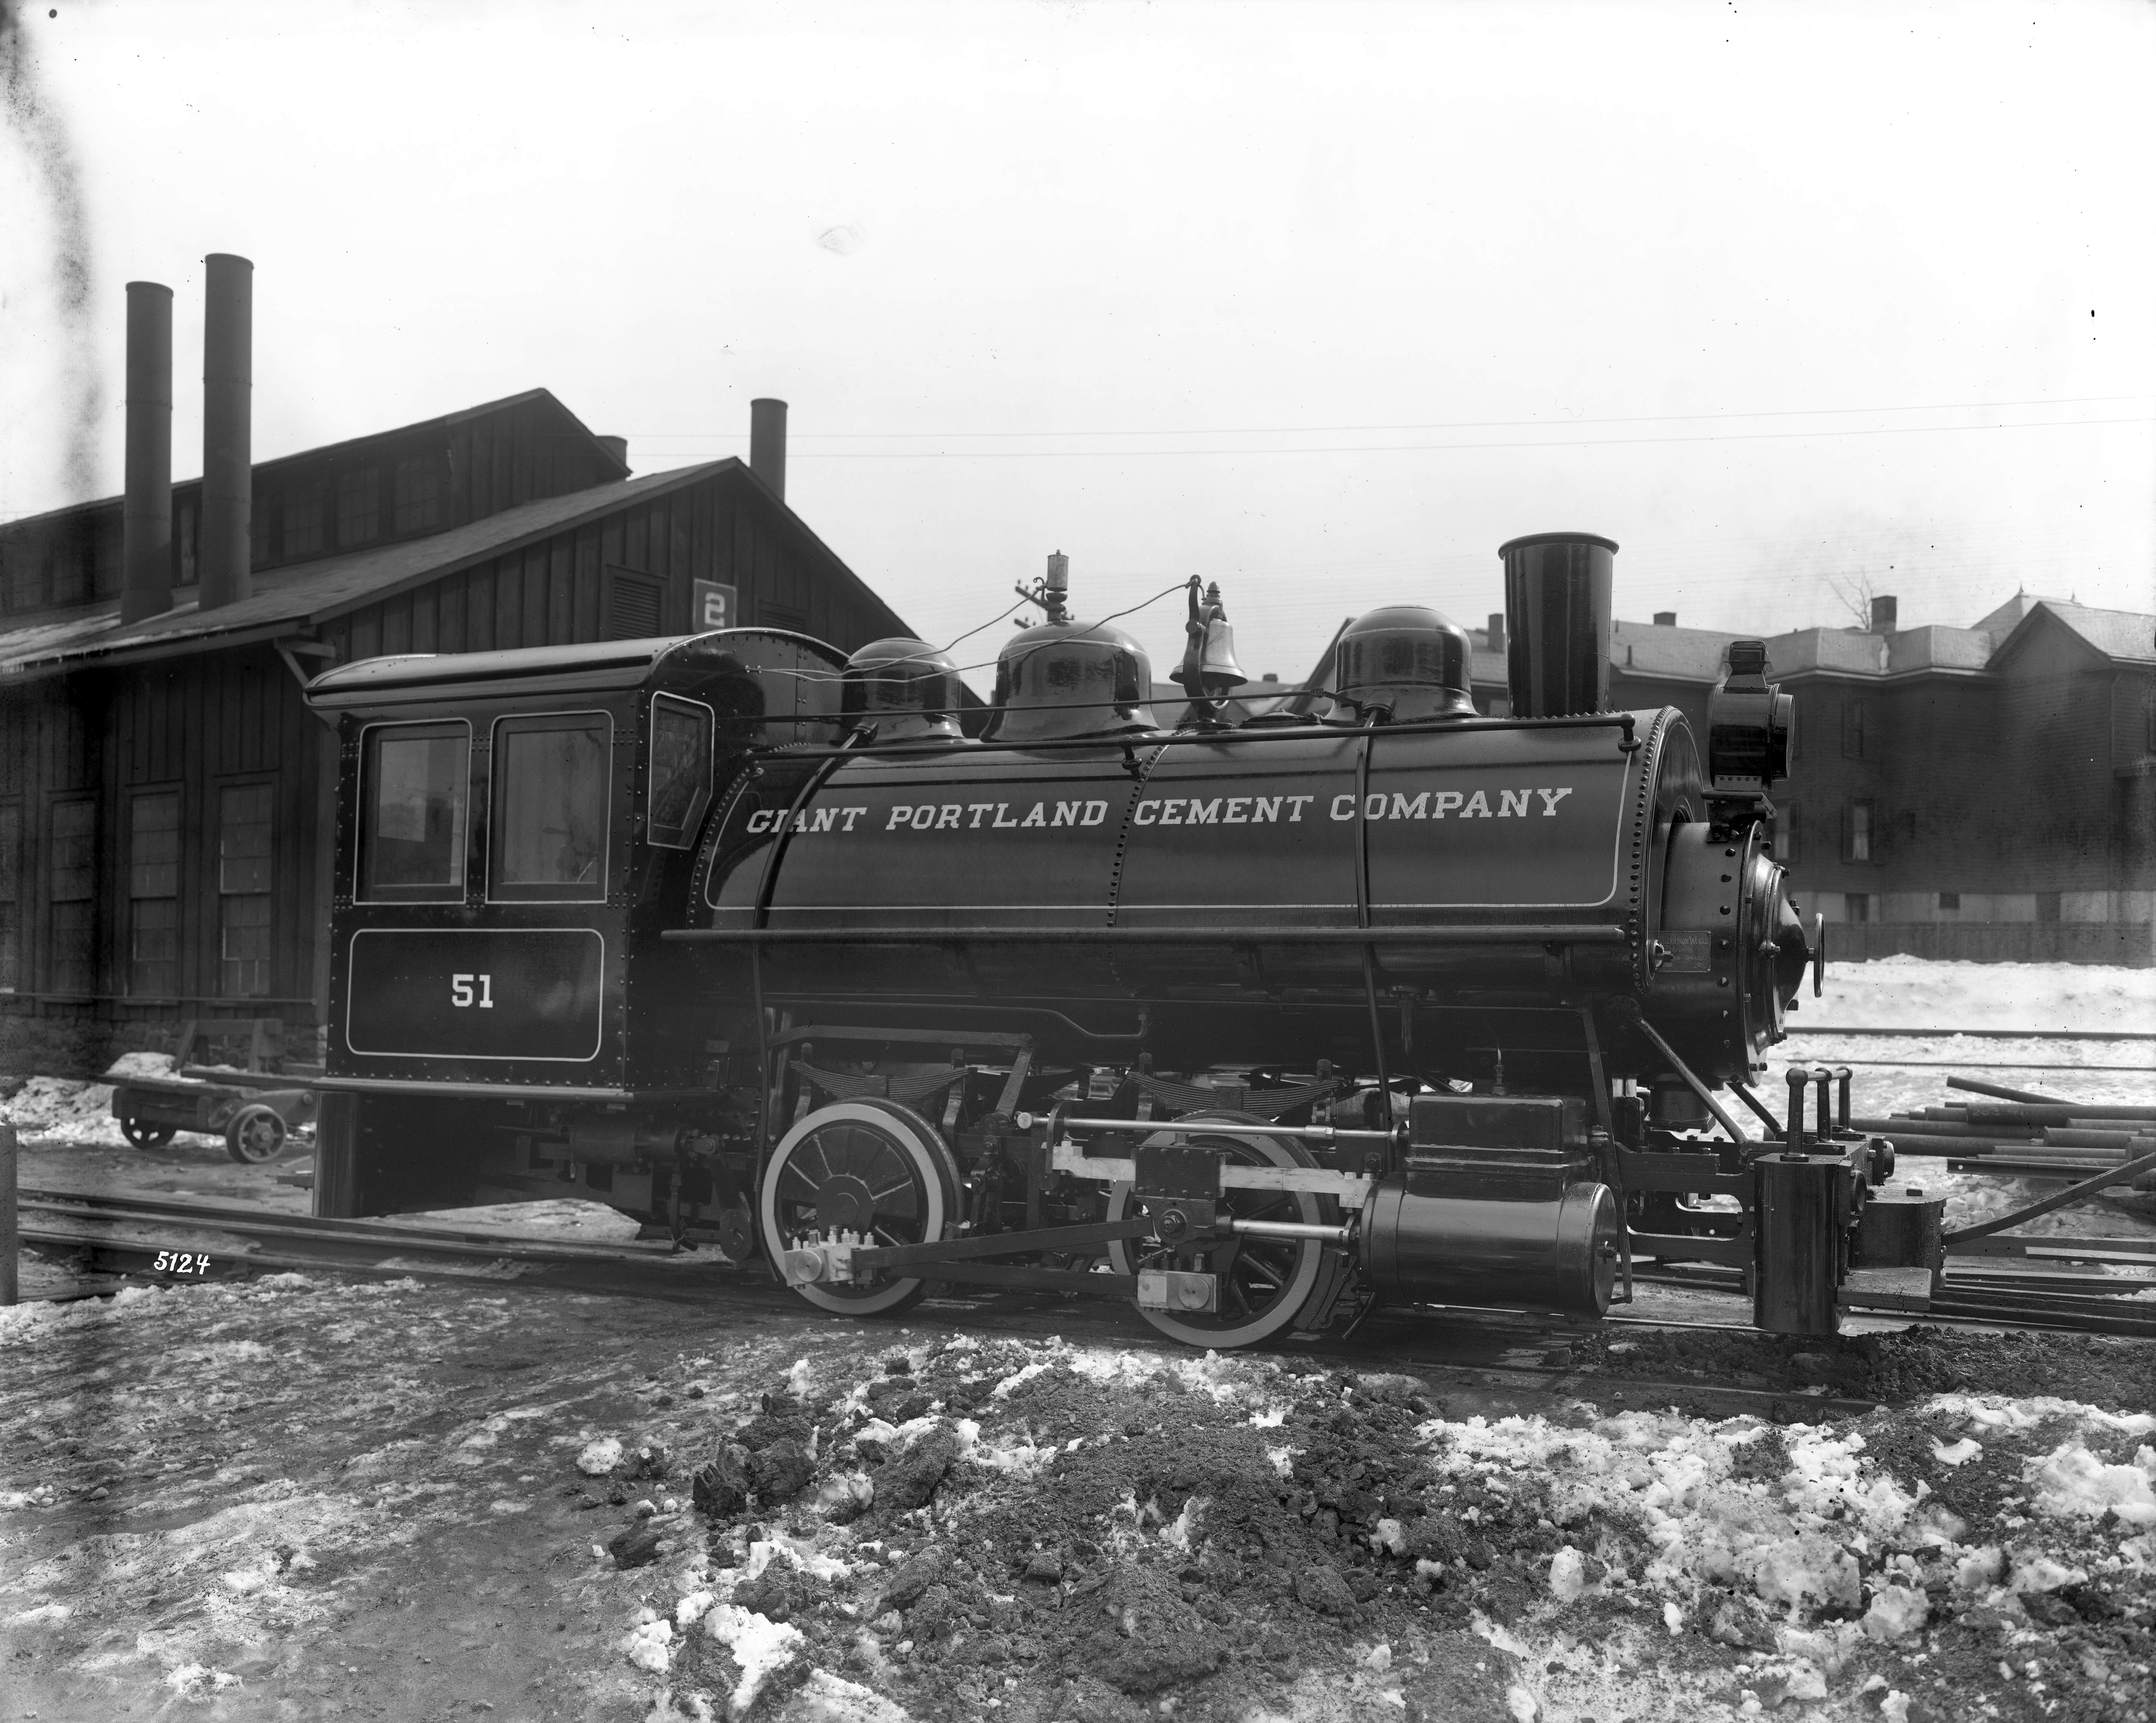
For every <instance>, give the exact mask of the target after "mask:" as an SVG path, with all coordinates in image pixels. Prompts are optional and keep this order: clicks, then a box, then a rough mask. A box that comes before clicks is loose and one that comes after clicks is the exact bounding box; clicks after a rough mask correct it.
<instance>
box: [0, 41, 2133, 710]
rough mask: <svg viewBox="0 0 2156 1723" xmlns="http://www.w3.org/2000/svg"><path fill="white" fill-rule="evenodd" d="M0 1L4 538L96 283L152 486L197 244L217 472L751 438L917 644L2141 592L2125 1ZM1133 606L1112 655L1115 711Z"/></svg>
mask: <svg viewBox="0 0 2156 1723" xmlns="http://www.w3.org/2000/svg"><path fill="white" fill-rule="evenodd" d="M0 20H3V21H0V99H4V101H5V104H6V106H5V115H4V120H5V123H4V124H0V519H12V518H14V517H15V516H18V515H23V514H28V513H33V512H35V511H38V510H44V509H47V508H52V507H56V506H59V505H62V504H64V503H68V502H71V501H75V500H81V499H82V498H85V497H88V496H94V495H111V494H114V493H115V492H116V491H117V490H118V489H119V487H120V481H121V433H122V413H123V396H124V393H125V391H124V387H123V377H124V370H123V361H124V339H123V337H124V328H125V294H124V284H125V283H126V282H127V281H129V280H131V279H150V280H157V281H162V282H164V283H167V285H170V286H171V287H172V289H173V290H174V292H175V295H176V300H175V309H174V318H175V329H174V334H175V340H174V351H175V371H176V385H177V387H176V394H175V413H174V417H173V466H174V473H175V476H176V477H182V478H184V477H187V476H192V475H193V474H196V473H198V472H199V470H200V423H201V388H200V381H199V379H200V360H201V320H202V285H203V265H202V259H203V254H206V253H208V252H212V251H231V252H238V253H239V254H243V255H245V256H247V257H249V258H250V259H253V260H254V264H255V301H254V307H255V350H254V448H255V452H256V455H257V458H258V459H267V458H269V457H272V456H275V455H278V454H285V453H289V452H290V451H292V450H295V449H304V448H308V447H311V446H314V445H316V444H324V443H328V442H332V441H336V440H337V439H340V438H346V437H350V436H355V435H358V434H361V433H366V432H369V431H373V430H379V429H386V428H390V427H392V426H395V425H398V424H403V423H412V422H414V421H417V420H420V419H423V418H430V417H433V416H434V415H436V414H438V413H444V412H447V411H449V410H452V409H454V408H459V407H463V406H467V405H470V404H473V403H477V402H480V401H485V400H490V399H493V398H496V397H500V396H503V395H507V394H511V393H514V392H517V391H520V390H523V389H526V388H530V387H534V386H544V387H547V388H549V389H551V390H552V391H553V392H555V394H556V395H557V396H558V397H560V398H561V399H562V401H563V402H564V403H567V406H568V407H569V408H570V409H571V410H572V412H574V413H577V415H578V416H579V417H580V418H583V421H584V422H585V423H587V424H588V425H589V426H590V427H591V428H592V429H593V430H594V431H597V432H600V433H618V434H624V435H626V436H627V437H628V438H629V451H630V463H631V465H632V466H633V467H634V469H636V470H637V471H639V472H653V471H659V470H662V469H670V468H673V467H677V466H680V465H684V464H689V463H691V462H694V461H697V460H705V459H714V458H716V457H720V456H724V455H729V454H742V455H745V454H746V453H747V436H748V422H749V409H748V403H749V402H750V400H751V399H752V397H757V396H762V395H774V396H778V397H783V398H784V399H785V400H787V401H788V402H789V403H791V427H792V438H791V443H790V449H789V457H790V458H789V464H788V501H789V502H791V503H792V504H793V506H794V507H795V509H796V510H798V512H799V513H800V514H801V515H802V516H803V518H804V519H805V520H807V521H808V524H809V525H810V526H811V527H812V528H814V531H816V532H817V533H818V534H819V535H820V536H822V538H823V539H824V541H825V542H826V543H828V544H829V546H831V547H832V548H833V549H834V551H837V552H838V553H839V556H842V557H843V558H844V560H845V561H846V562H848V563H849V564H850V566H851V567H853V568H854V569H855V571H856V572H859V573H860V575H861V576H862V577H864V578H865V579H866V580H867V581H868V582H870V585H871V586H873V587H875V588H876V590H877V591H878V592H880V593H881V594H882V595H883V596H884V597H885V599H886V600H887V601H888V602H890V603H891V605H892V606H893V607H894V608H896V610H897V611H898V613H900V614H901V616H902V617H904V618H906V620H907V622H908V623H909V624H911V626H912V627H913V628H915V629H916V631H917V632H918V633H921V635H922V636H923V637H924V638H929V639H932V640H934V641H937V642H938V643H939V644H941V643H942V642H943V641H945V640H947V639H949V638H952V637H953V636H956V635H957V634H959V633H962V631H964V630H967V629H970V628H976V627H977V626H978V625H979V624H982V623H987V622H988V621H989V619H990V618H993V617H995V616H996V615H997V613H998V612H999V611H1001V610H1003V609H1004V608H1005V607H1006V606H1008V605H1009V604H1010V603H1013V602H1014V599H1013V597H1012V594H1011V587H1012V585H1013V583H1014V582H1017V581H1020V580H1030V579H1032V578H1034V577H1036V576H1038V575H1039V572H1041V569H1042V567H1043V566H1044V560H1045V556H1046V555H1047V553H1049V552H1050V551H1056V550H1060V551H1065V552H1066V553H1068V554H1069V556H1070V559H1071V579H1072V585H1073V589H1074V592H1075V608H1077V610H1078V611H1079V612H1080V613H1081V614H1082V615H1086V616H1098V615H1101V614H1104V613H1107V612H1110V611H1120V610H1122V609H1124V608H1126V607H1128V606H1132V605H1136V604H1140V603H1142V602H1143V601H1146V600H1147V599H1150V598H1153V597H1155V595H1156V594H1158V593H1161V592H1163V591H1164V590H1166V589H1168V588H1169V587H1172V586H1173V584H1174V583H1175V582H1178V581H1180V580H1182V579H1183V577H1187V576H1188V575H1190V574H1193V573H1196V574H1200V575H1203V576H1204V577H1206V578H1207V579H1209V580H1213V579H1217V580H1218V581H1219V582H1220V584H1221V587H1222V593H1223V597H1224V599H1225V601H1226V604H1227V608H1228V613H1229V617H1230V618H1231V619H1232V620H1233V621H1234V622H1235V625H1236V633H1237V647H1238V652H1239V655H1240V659H1241V660H1242V663H1243V664H1244V666H1245V669H1248V670H1249V671H1250V673H1251V674H1258V673H1260V672H1261V671H1266V670H1271V671H1276V672H1279V673H1281V674H1283V675H1286V676H1290V677H1300V676H1301V674H1303V673H1304V672H1305V671H1306V670H1307V669H1310V668H1311V664H1312V660H1313V659H1315V658H1316V656H1317V653H1318V652H1319V650H1320V649H1321V648H1322V645H1323V644H1324V642H1325V641H1326V639H1327V638H1328V637H1329V635H1330V634H1331V633H1332V628H1333V627H1334V626H1335V625H1336V624H1337V623H1338V622H1339V621H1340V620H1341V619H1342V618H1343V617H1346V616H1347V615H1350V614H1353V613H1356V612H1358V611H1360V610H1363V609H1366V608H1371V607H1373V606H1375V605H1378V604H1384V603H1424V604H1430V605H1433V606H1435V607H1436V608H1439V609H1440V610H1443V611H1445V613H1448V614H1450V615H1451V616H1453V617H1454V618H1456V619H1458V620H1460V621H1462V622H1464V623H1471V624H1475V623H1481V621H1482V620H1483V618H1485V617H1486V615H1487V614H1488V613H1490V612H1491V611H1492V610H1496V609H1498V608H1501V604H1502V589H1501V567H1500V564H1499V562H1498V560H1497V556H1496V547H1497V546H1498V545H1499V543H1500V542H1501V541H1503V540H1505V539H1507V538H1510V537H1512V536H1517V535H1519V534H1522V533H1527V532H1536V531H1550V530H1555V529H1563V528H1579V529H1584V530H1587V531H1595V532H1599V533H1602V534H1604V535H1606V536H1609V537H1611V538H1614V539H1615V540H1616V541H1618V542H1619V544H1620V546H1621V547H1622V548H1621V550H1620V553H1619V556H1618V558H1617V565H1616V567H1617V574H1616V581H1617V587H1616V598H1617V604H1616V608H1617V611H1618V613H1619V614H1620V616H1625V617H1629V618H1638V619H1640V620H1645V618H1647V617H1648V616H1649V615H1650V614H1651V613H1653V612H1655V611H1658V610H1674V611H1676V613H1678V617H1679V620H1680V621H1681V622H1682V623H1687V624H1696V625H1698V626H1702V627H1712V628H1728V629H1741V630H1746V631H1757V632H1760V633H1772V632H1775V631H1779V630H1781V629H1784V628H1795V627H1800V626H1808V625H1814V624H1828V625H1840V624H1843V623H1847V622H1848V621H1849V620H1850V618H1849V615H1848V610H1847V605H1846V603H1845V595H1846V594H1848V593H1850V592H1853V591H1858V590H1861V589H1864V588H1866V587H1868V589H1869V590H1871V591H1874V592H1892V593H1893V594H1895V595H1896V596H1897V597H1898V598H1899V600H1900V614H1901V619H1902V623H1903V625H1904V626H1910V625H1914V624H1919V623H1970V622H1974V620H1975V619H1976V618H1978V617H1979V616H1981V615H1982V614H1983V613H1984V612H1986V611H1988V610H1989V609H1991V608H1993V607H1994V606H1996V605H1997V604H1999V603H2002V602H2004V601H2005V599H2006V598H2008V597H2011V596H2012V595H2013V594H2014V593H2015V592H2016V591H2017V590H2024V589H2025V590H2027V591H2029V592H2035V593H2040V594H2043V595H2046V596H2051V597H2076V598H2078V599H2079V600H2080V601H2081V602H2082V603H2089V604H2097V605H2104V606H2110V607H2113V608H2124V609H2136V610H2156V290H2152V284H2156V200H2152V199H2151V197H2149V195H2148V164H2149V163H2150V162H2156V102H2152V101H2151V100H2148V90H2149V89H2150V88H2151V87H2152V84H2153V83H2156V8H2152V7H2151V6H2149V5H2148V4H2145V3H2143V4H2130V3H2126V0H2115V3H2113V0H2088V3H2079V4H2061V5H2051V4H2030V3H2025V4H2022V5H2020V6H2015V7H2005V6H1997V7H1994V6H1986V5H1984V4H1980V3H1974V0H1954V3H1951V4H1938V5H1913V4H1895V3H1889V0H1881V3H1867V4H1862V5H1851V6H1836V5H1833V4H1804V5H1754V4H1751V3H1739V4H1736V5H1732V4H1729V3H1727V0H1721V3H1706V0H1700V3H1689V0H1687V3H1676V0H1670V3H1654V4H1650V3H1625V0H1596V3H1567V0H1546V3H1533V0H1510V3H1504V4H1466V3H1462V4H1435V3H1433V4H1424V5H1411V4H1405V3H1389V4H1356V3H1352V0H1329V3H1324V4H1276V5H1265V4H1240V5H1235V6H1217V5H1207V4H1198V3H1188V4H1158V5H1151V6H1147V5H1138V4H1093V3H1045V0H1004V3H995V4H966V3H957V0H952V3H942V4H926V3H909V0H884V3H880V4H875V5H857V4H844V3H837V0H832V3H814V0H788V3H786V4H783V5H773V6H760V5H739V6H725V5H718V6H698V7H685V6H678V5H666V4H656V3H646V4H639V3H634V0H609V3H608V4H605V5H598V4H589V3H587V4H579V5H572V4H568V3H564V0H516V3H515V4H506V3H488V0H464V3H460V4H456V5H447V6H444V5H426V6H420V5H411V4H394V3H376V4H347V3H339V0H309V3H307V4H305V5H297V6H295V5H292V4H289V3H275V4H262V3H252V0H218V3H216V4H214V5H210V4H202V3H196V0H149V3H145V0H106V3H100V4H90V5H83V4H64V3H63V4H60V5H59V6H57V7H54V6H51V5H35V6H10V5H9V3H8V0H0ZM1180 614H1181V611H1180V603H1179V601H1178V600H1177V599H1175V598H1174V597H1173V595H1171V596H1170V597H1168V598H1167V599H1165V600H1163V601H1161V602H1157V603H1152V605H1151V606H1150V607H1149V608H1145V609H1142V610H1140V611H1138V612H1137V613H1135V614H1133V615H1131V616H1129V617H1128V618H1126V621H1125V625H1126V626H1129V627H1132V628H1134V629H1135V630H1136V631H1137V633H1139V635H1140V637H1141V638H1142V639H1143V640H1144V641H1145V642H1146V643H1147V645H1148V646H1149V647H1150V649H1152V653H1153V656H1154V658H1155V661H1156V665H1157V667H1158V668H1159V669H1162V670H1163V671H1164V669H1166V667H1167V664H1168V662H1170V661H1172V660H1173V657H1174V656H1175V655H1176V654H1178V652H1179V649H1180V642H1181V638H1182V629H1181V626H1180ZM1003 633H1004V629H1003V628H999V627H992V628H988V629H986V630H984V631H983V633H979V634H978V635H976V636H975V637H974V638H973V641H972V642H971V643H969V644H968V645H967V647H966V648H965V649H963V651H962V653H961V659H962V662H967V663H971V662H974V661H975V659H976V658H977V657H978V658H985V657H988V656H989V655H991V654H992V652H993V646H994V644H996V643H997V642H998V640H999V638H1001V637H1002V635H1003Z"/></svg>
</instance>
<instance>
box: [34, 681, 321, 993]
mask: <svg viewBox="0 0 2156 1723" xmlns="http://www.w3.org/2000/svg"><path fill="white" fill-rule="evenodd" d="M319 728H320V722H319V720H316V718H315V717H313V716H312V715H311V714H310V713H309V712H308V711H307V710H306V708H305V705H304V704H303V702H302V701H301V700H300V690H299V685H298V684H297V682H296V681H295V679H293V677H292V675H291V674H290V672H289V671H288V670H287V669H285V665H284V664H283V662H282V660H281V659H279V657H278V656H277V654H275V651H273V650H272V649H269V648H268V647H256V648H252V649H240V650H235V651H231V652H223V653H215V654H205V655H203V656H202V657H200V658H194V659H172V660H167V661H164V662H162V663H157V664H148V665H144V666H142V667H141V668H139V669H132V670H129V671H125V672H107V673H103V674H96V675H85V676H76V677H70V678H67V679H62V680H54V681H50V682H45V683H40V684H37V685H33V686H31V687H28V688H25V689H23V690H17V691H14V692H13V693H11V694H9V695H5V696H0V798H6V799H8V800H15V801H18V802H19V803H20V805H21V806H22V808H23V855H22V875H21V895H20V898H19V900H18V903H19V912H18V923H19V928H20V933H19V937H20V939H21V941H22V942H23V944H22V951H21V959H20V964H21V967H20V974H21V977H22V986H21V987H20V988H19V989H18V992H17V993H16V994H15V995H13V996H12V997H13V1000H14V1002H15V1003H16V1006H17V1008H18V1009H20V1008H23V1006H25V1005H28V1004H29V1003H32V1002H33V1001H38V1002H40V1003H49V1004H52V1005H54V1006H55V1007H56V1008H59V1009H62V1010H64V1009H67V1008H68V1007H67V1003H66V1002H65V1001H64V1000H59V999H54V998H51V997H49V996H50V994H51V979H50V978H51V972H52V952H51V951H50V942H51V915H50V887H51V881H50V879H49V870H50V867H51V855H50V844H49V837H50V833H51V821H52V808H53V804H54V803H55V802H58V801H61V800H64V799H67V798H68V797H69V796H70V795H75V796H80V795H81V794H83V793H85V792H89V793H90V794H93V795H95V798H96V802H97V833H98V856H99V867H98V874H97V895H96V896H95V900H94V903H95V911H94V913H95V951H96V964H97V978H96V987H95V994H94V995H93V996H92V999H91V1000H90V1001H84V1002H81V1003H84V1004H91V1003H95V1008H96V1010H97V1013H98V1014H100V1015H105V1016H113V1015H122V1014H126V1015H132V1014H139V1013H141V1012H144V1011H148V1012H149V1013H151V1014H153V1015H158V1016H164V1017H176V1016H178V1015H181V1014H194V1013H195V1009H196V1006H195V1003H193V1002H203V1003H204V1004H205V1005H207V1004H208V1003H209V1002H215V1003H217V1004H218V1005H222V1006H226V1007H228V1008H231V1009H232V1010H234V1012H237V1013H242V1014H246V1013H249V1012H252V1011H254V1010H256V1009H258V1008H255V1007H254V1006H251V1005H250V1004H249V1001H248V1000H246V999H244V998H239V997H235V998H233V999H231V1000H228V1001H223V1000H220V999H219V998H218V981H219V976H218V909H219V905H218V798H219V792H220V791H221V790H222V789H223V787H225V786H227V785H229V784H241V783H259V782H268V783H271V784H274V785H275V808H276V837H275V851H274V854H273V861H272V880H273V888H272V892H271V900H272V905H273V910H272V912H273V915H274V916H275V951H276V959H275V965H274V967H273V971H272V974H271V978H270V986H269V994H270V997H272V998H273V999H275V1000H277V1001H279V1002H280V1003H277V1004H275V1005H274V1006H266V1007H260V1008H259V1011H260V1013H261V1014H264V1015H274V1016H280V1017H282V1018H285V1019H286V1020H287V1021H288V1022H291V1023H302V1024H303V1023H308V1022H311V1020H312V1018H313V1013H312V1011H311V1008H308V1007H306V1006H305V1005H299V1004H294V1003H283V1002H293V1001H304V1000H305V999H308V998H309V997H311V995H312V992H313V990H314V984H315V977H314V967H315V950H314V944H315V942H314V939H313V928H314V926H315V924H316V921H317V920H319V919H321V916H322V915H326V905H321V906H319V907H318V906H317V905H316V901H315V899H316V869H315V865H314V854H313V850H314V844H315V838H314V826H315V823H316V822H315V819H314V816H313V810H314V808H316V805H317V802H318V798H319V797H321V795H323V794H326V786H325V785H324V784H323V782H322V773H321V756H322V750H321V746H319V742H318V740H317V737H316V734H315V732H316V731H317V730H318V729H319ZM152 788H155V789H161V790H172V791H176V792H178V795H179V797H180V823H181V824H180V830H181V847H180V886H179V902H180V957H179V981H178V984H177V992H176V994H175V995H174V996H173V997H174V998H175V999H176V1000H177V1001H182V1002H188V1003H187V1004H186V1006H185V1008H184V1010H183V1009H182V1005H180V1004H178V1003H166V1002H163V1001H156V1002H152V1001H140V1000H134V999H129V998H126V997H124V996H125V995H126V992H127V974H128V949H129V926H128V913H129V907H128V857H127V854H126V848H127V846H126V833H127V829H128V818H127V816H128V806H129V803H130V801H131V798H132V797H134V796H135V795H136V793H137V792H141V791H143V790H146V789H152ZM9 997H10V996H7V995H0V1004H4V1003H5V1002H6V1001H7V1000H8V998H9Z"/></svg>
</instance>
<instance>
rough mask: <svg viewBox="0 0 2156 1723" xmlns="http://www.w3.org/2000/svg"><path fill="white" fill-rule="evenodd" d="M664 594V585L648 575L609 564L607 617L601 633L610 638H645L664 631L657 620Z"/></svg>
mask: <svg viewBox="0 0 2156 1723" xmlns="http://www.w3.org/2000/svg"><path fill="white" fill-rule="evenodd" d="M663 597H664V593H663V589H662V588H661V587H660V583H659V582H657V581H656V580H654V578H653V577H651V576H649V575H648V574H637V573H634V572H631V571H630V570H629V569H626V568H609V569H608V571H607V591H606V620H605V624H604V626H603V628H601V629H600V633H603V635H604V636H605V637H606V638H608V639H609V640H648V639H649V638H651V637H652V636H653V635H654V634H658V633H662V632H664V630H663V629H662V628H661V626H660V608H661V603H662V599H663Z"/></svg>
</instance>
